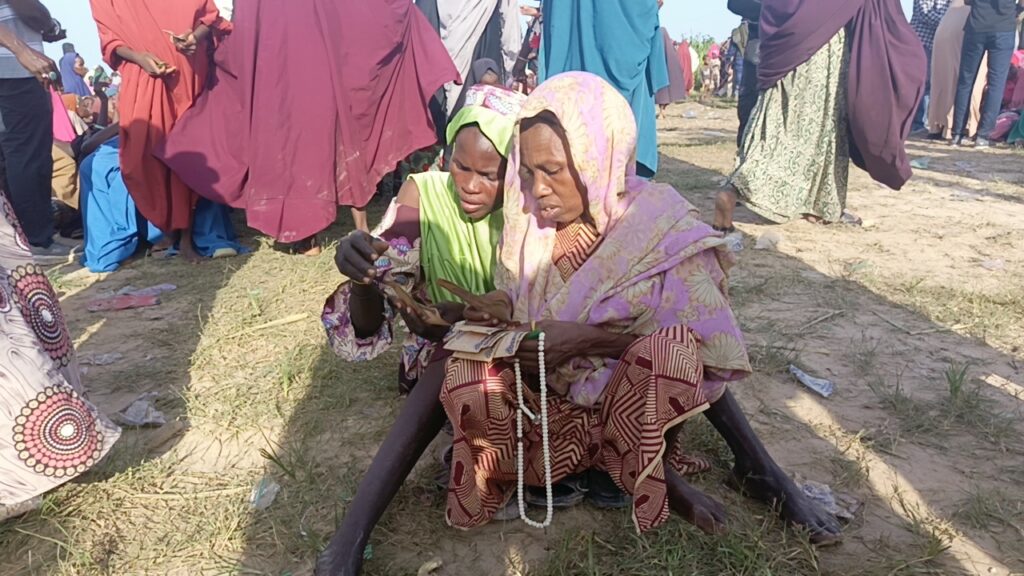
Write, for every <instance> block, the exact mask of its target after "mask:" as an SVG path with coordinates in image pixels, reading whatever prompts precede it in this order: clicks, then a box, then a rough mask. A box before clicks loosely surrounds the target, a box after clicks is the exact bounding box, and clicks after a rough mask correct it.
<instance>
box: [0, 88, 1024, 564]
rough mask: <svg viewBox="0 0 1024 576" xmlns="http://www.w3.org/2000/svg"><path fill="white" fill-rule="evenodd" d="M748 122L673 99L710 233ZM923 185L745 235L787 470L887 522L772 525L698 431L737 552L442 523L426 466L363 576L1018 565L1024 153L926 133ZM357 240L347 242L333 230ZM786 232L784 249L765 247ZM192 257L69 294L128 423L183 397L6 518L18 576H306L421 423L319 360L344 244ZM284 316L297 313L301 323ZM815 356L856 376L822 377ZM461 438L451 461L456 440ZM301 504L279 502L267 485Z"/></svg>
mask: <svg viewBox="0 0 1024 576" xmlns="http://www.w3.org/2000/svg"><path fill="white" fill-rule="evenodd" d="M734 113H735V112H734V111H733V110H731V109H723V108H709V107H705V106H701V105H698V104H686V105H680V106H674V107H672V108H671V109H670V110H669V117H668V118H667V119H666V120H665V121H664V122H663V125H662V126H661V133H660V137H661V142H662V153H663V166H662V170H661V172H660V173H659V178H658V179H659V180H661V181H665V182H669V183H672V184H673V185H675V186H676V187H677V188H678V189H679V190H680V191H681V193H683V194H684V195H685V196H686V197H687V198H688V199H690V200H691V201H692V202H694V203H695V204H697V205H698V206H699V207H700V208H701V209H702V211H703V213H704V216H705V219H710V215H711V212H710V210H711V207H712V202H713V195H714V193H715V191H716V190H717V189H718V188H719V187H720V186H721V185H722V183H723V182H724V178H725V175H726V174H727V173H728V171H729V169H730V167H731V165H732V161H733V153H734V148H735V145H734V139H735V126H736V121H735V119H734ZM910 149H911V154H912V156H913V157H914V158H915V159H918V160H917V162H916V164H917V165H918V166H921V168H920V169H918V170H917V174H916V176H915V178H914V179H913V180H912V181H911V183H910V184H908V185H907V186H906V187H905V188H904V190H902V191H900V192H893V191H891V190H887V189H884V188H882V187H880V186H878V185H876V184H874V183H872V182H871V181H870V180H869V179H867V178H866V177H865V175H864V174H863V173H860V172H855V173H854V174H853V177H852V182H851V189H850V194H849V207H850V209H851V210H852V211H854V212H856V213H857V214H859V215H860V216H862V217H863V218H864V220H865V226H864V227H862V228H852V227H845V226H839V227H821V226H814V225H810V224H806V223H803V222H795V223H791V224H787V225H783V226H774V225H769V224H767V223H765V222H762V221H760V220H758V219H757V218H755V217H754V216H752V215H751V214H749V213H745V212H744V211H743V210H742V209H740V210H739V211H738V212H737V219H738V227H739V228H740V229H741V230H742V231H743V232H744V233H745V234H746V235H747V236H748V237H747V239H746V248H745V249H744V250H743V251H742V252H741V253H740V261H739V265H738V266H737V267H736V268H735V269H734V270H733V271H732V298H733V301H734V305H735V307H736V309H737V313H738V316H739V318H740V320H741V322H742V324H743V327H744V330H745V331H746V334H747V337H748V340H749V345H750V349H751V353H752V356H753V359H754V362H755V366H756V369H757V373H756V375H754V376H753V377H751V378H750V379H748V380H746V381H744V382H742V383H740V384H737V385H735V386H734V387H733V390H734V391H735V392H736V394H737V395H738V396H739V398H740V400H741V403H742V404H743V406H744V408H745V409H746V411H747V413H748V414H749V415H750V417H751V420H752V421H753V423H754V426H755V428H756V429H757V431H758V432H759V434H761V435H762V437H763V438H764V440H765V441H766V443H767V444H768V446H769V449H770V450H771V451H772V452H773V453H774V454H775V455H776V457H777V458H778V460H779V461H780V462H781V463H782V464H783V466H784V467H785V468H786V469H787V470H789V471H790V472H792V473H794V474H798V475H800V476H801V477H803V478H807V479H812V480H816V481H819V482H823V483H827V484H829V485H831V486H832V487H833V488H834V489H835V490H838V491H841V492H844V493H848V494H852V495H854V496H856V497H857V498H859V499H861V500H863V501H864V503H865V505H864V508H863V509H862V511H861V513H860V514H859V516H858V518H857V519H856V520H855V521H854V522H853V523H852V524H851V525H850V526H849V527H848V529H847V541H846V542H845V543H844V545H842V546H841V547H838V548H835V549H831V550H822V551H814V550H812V549H810V548H809V547H808V546H807V545H806V544H805V542H804V541H803V540H802V539H801V538H800V537H799V536H798V535H796V534H793V533H792V532H789V531H787V530H784V529H783V528H782V527H781V526H779V524H778V522H776V521H774V520H773V515H772V514H771V512H770V511H769V510H768V509H766V508H764V507H762V506H758V505H755V504H751V503H750V502H749V501H746V500H744V499H743V498H742V497H740V496H738V495H736V494H734V493H732V492H730V491H729V490H727V489H725V488H724V487H723V486H722V484H721V482H722V480H723V478H724V474H725V471H726V470H727V467H728V465H729V456H728V450H727V449H726V448H725V446H724V445H723V444H722V443H721V442H720V441H719V440H717V439H716V438H715V436H714V434H713V432H712V431H711V429H710V427H709V426H707V425H706V424H704V423H703V422H694V423H693V425H691V426H689V429H688V431H687V440H688V442H689V443H690V445H691V446H693V447H695V448H696V449H698V450H700V451H702V452H704V453H706V454H708V455H709V456H711V457H712V458H713V459H715V460H716V462H717V464H718V466H717V467H716V469H715V470H714V471H712V472H710V473H707V474H704V475H703V476H702V477H700V478H698V479H697V480H696V483H697V484H698V485H699V486H701V487H702V488H703V489H705V490H707V491H708V492H709V493H711V494H712V495H714V496H715V497H717V498H720V499H721V500H722V501H723V502H725V503H726V505H727V506H728V507H729V509H730V511H731V514H732V522H733V531H732V533H731V534H730V535H729V536H727V537H724V538H722V539H720V540H716V539H712V538H708V537H705V536H702V535H700V534H698V533H697V532H696V531H694V530H693V529H691V528H690V527H689V526H687V525H686V524H685V523H683V522H680V521H677V520H673V521H670V522H669V524H668V525H667V526H666V527H664V528H663V529H661V530H659V531H658V532H657V533H655V534H651V535H649V536H646V537H645V538H642V539H641V538H638V537H636V536H635V535H634V533H633V530H632V527H631V524H630V522H629V519H628V515H627V514H625V513H600V512H597V511H595V510H593V509H590V508H588V507H585V506H584V507H580V508H577V509H574V510H571V511H568V512H564V513H560V514H558V515H557V516H556V519H555V525H554V527H553V528H552V529H550V530H549V531H548V532H547V533H544V532H540V531H536V530H533V529H529V528H525V527H523V526H522V525H521V524H520V523H497V524H494V525H491V526H487V527H485V528H483V529H481V530H478V531H474V532H471V533H463V532H457V531H455V530H452V529H449V528H447V527H446V526H445V525H444V520H443V494H442V493H441V492H440V491H438V490H437V489H436V487H435V486H434V483H433V476H434V474H435V473H436V472H437V470H438V464H437V460H436V458H435V453H436V451H435V453H432V454H431V455H430V457H425V458H424V459H423V461H422V462H421V463H420V465H419V466H418V468H417V470H416V471H415V472H414V474H413V477H412V478H411V479H410V480H409V481H408V482H407V484H406V487H405V488H404V489H403V491H402V492H401V494H400V496H399V498H398V500H397V501H396V502H395V503H394V505H393V506H392V507H391V509H390V510H389V512H388V514H387V515H386V517H385V521H384V522H383V523H382V525H381V526H380V527H379V529H378V530H377V531H376V532H375V533H374V537H373V539H372V550H370V551H368V556H371V557H372V558H371V560H370V561H369V562H368V564H367V572H366V573H367V574H380V575H391V574H415V573H416V572H417V570H418V569H419V567H420V566H421V565H422V564H424V563H425V562H427V561H429V560H431V559H433V558H435V557H437V558H439V559H440V560H441V561H442V562H443V566H442V567H441V568H440V569H439V570H437V571H436V572H434V574H439V575H451V576H461V575H464V574H531V575H533V574H551V575H556V574H558V575H563V574H564V575H568V574H587V575H592V574H609V575H611V574H650V575H655V574H658V575H661V574H708V575H711V574H752V575H753V574H763V575H767V574H787V575H788V574H818V573H824V574H836V575H840V574H842V575H846V574H870V575H879V576H881V575H888V574H936V573H942V574H994V575H998V574H1011V573H1015V574H1022V573H1024V492H1022V491H1021V490H1020V487H1019V484H1020V482H1019V479H1020V478H1022V477H1024V449H1022V446H1021V442H1020V438H1022V437H1024V431H1022V428H1024V426H1022V424H1021V410H1022V407H1024V359H1022V356H1024V352H1022V347H1024V289H1022V288H1021V287H1022V286H1024V189H1022V187H1021V185H1022V184H1024V156H1022V155H1020V154H1017V153H1014V152H1012V151H1005V150H1003V151H1000V150H994V151H989V152H985V153H976V152H973V151H970V150H953V149H950V148H947V147H944V146H940V145H931V144H924V143H912V144H911V145H910ZM342 233H344V228H343V227H341V226H339V227H337V228H336V229H334V230H333V231H332V234H333V237H334V238H337V237H339V236H340V235H341V234H342ZM766 235H769V236H771V237H774V238H775V239H777V240H779V242H778V246H777V249H774V250H755V249H753V247H754V244H755V241H756V240H757V239H758V238H760V237H762V236H766ZM249 242H250V243H251V244H252V245H253V246H254V248H256V251H255V253H254V254H252V255H249V256H244V257H239V258H235V259H232V260H226V261H214V262H207V263H204V264H202V265H199V266H189V265H186V264H183V263H178V262H160V261H145V262H140V263H136V264H134V265H132V266H130V267H128V268H127V269H125V270H122V271H119V272H117V273H114V274H112V275H110V276H108V277H106V278H103V279H99V278H96V277H88V276H83V275H81V274H80V273H75V274H72V275H70V276H63V275H61V273H58V274H57V276H56V278H55V283H56V285H57V287H58V289H59V290H61V291H62V292H63V293H64V297H63V305H64V307H65V311H66V314H67V316H68V317H69V320H70V328H71V330H72V333H73V334H74V337H75V339H76V344H77V345H78V348H79V351H80V355H81V356H82V357H83V358H90V357H95V356H96V355H99V354H106V353H111V352H118V353H121V354H122V355H123V357H122V358H121V359H120V360H118V361H117V362H115V363H113V364H110V365H106V366H88V367H87V373H86V375H85V380H86V382H87V385H88V386H89V388H90V390H91V393H92V397H93V399H94V400H95V401H96V402H97V403H98V404H99V405H100V406H101V407H102V408H103V409H104V410H105V411H107V412H109V413H112V412H116V411H117V410H119V409H121V408H123V407H124V406H125V405H126V404H127V403H128V402H130V401H131V399H132V398H134V397H135V396H136V395H137V394H139V393H141V392H145V391H151V390H152V391H158V392H160V393H161V396H160V399H159V401H158V407H159V408H161V409H163V410H164V411H165V412H166V413H167V414H168V416H169V417H170V418H171V419H173V420H174V421H175V422H174V423H172V424H171V425H168V426H167V427H165V428H163V429H158V430H144V431H128V432H127V433H126V434H125V436H124V439H123V440H122V441H121V443H120V444H119V446H118V447H117V448H116V449H115V451H114V453H113V454H112V456H111V457H110V458H108V459H107V460H106V461H105V462H104V463H103V464H102V465H101V466H100V467H99V468H98V469H97V470H95V471H94V472H93V473H91V474H89V475H88V476H87V477H86V478H84V479H82V481H80V482H76V483H74V484H72V485H70V486H67V487H65V488H63V489H61V490H59V491H57V492H55V493H53V494H51V495H49V496H48V498H47V503H46V506H44V508H43V510H41V511H40V512H37V513H33V514H30V515H28V516H25V517H23V518H21V519H18V520H16V521H12V522H7V523H5V524H2V525H0V574H5V575H6V574H39V575H50V574H59V575H75V576H78V575H83V574H117V575H121V574H124V575H134V574H189V575H191V574H267V575H285V574H291V575H296V576H297V575H305V574H310V573H311V571H312V559H313V558H314V556H315V554H316V551H317V550H318V549H319V548H320V547H322V545H323V543H324V542H325V539H326V538H327V537H328V536H329V534H330V531H331V529H332V527H333V526H334V524H335V522H336V521H337V519H338V518H340V516H341V515H343V513H344V509H345V506H346V505H347V503H348V502H349V501H351V498H352V496H353V492H354V489H355V485H356V483H357V482H358V479H359V477H360V476H361V474H362V471H363V470H364V469H365V466H366V465H367V463H368V461H369V459H370V458H371V457H372V455H373V453H374V452H375V450H376V446H377V444H378V443H379V441H380V439H381V438H382V436H383V434H384V433H385V432H386V430H387V427H388V425H389V424H390V423H391V422H392V421H393V420H394V418H395V416H396V415H397V413H398V411H399V409H400V407H401V402H402V401H401V399H399V398H397V395H396V390H397V387H396V383H395V365H396V357H395V356H394V355H391V356H389V357H387V358H384V359H381V360H378V361H376V362H373V363H369V364H362V365H347V364H344V363H342V362H340V361H338V360H337V359H336V358H335V357H334V355H333V354H332V353H331V352H330V351H329V350H327V349H326V347H325V346H324V339H323V335H322V329H321V328H320V327H319V324H318V320H317V318H318V314H319V310H320V306H321V304H322V302H323V300H324V298H325V297H326V296H327V294H328V293H329V292H330V290H331V289H332V288H333V286H334V284H335V283H336V282H337V277H336V273H335V272H334V268H333V263H332V257H333V251H331V250H329V251H328V252H327V253H325V254H324V255H323V256H321V257H319V258H297V257H289V256H285V255H283V254H280V253H277V252H274V251H272V250H270V248H269V246H267V245H263V244H260V243H259V242H258V241H257V240H255V239H252V238H250V239H249ZM163 282H171V283H174V284H177V285H178V290H176V291H175V292H173V293H171V294H168V295H166V297H165V298H164V301H163V303H162V304H161V305H160V306H159V307H156V308H151V309H147V310H141V311H130V312H122V313H110V314H106V315H96V314H90V313H88V312H85V304H86V303H87V302H88V301H89V300H90V299H92V298H94V297H96V296H97V295H98V294H101V293H103V292H105V291H112V290H117V289H119V288H122V287H124V286H125V285H128V284H132V285H135V286H140V287H141V286H148V285H154V284H159V283H163ZM282 321H284V322H282ZM791 364H795V365H797V366H799V367H800V368H802V369H804V370H805V371H807V372H809V373H811V374H813V375H815V376H819V377H822V378H828V379H830V380H832V381H833V382H834V383H835V386H836V392H835V394H834V395H833V396H832V397H831V398H828V399H824V398H821V397H818V396H816V395H814V394H813V393H812V392H810V391H809V390H807V389H805V388H803V387H801V386H800V385H799V384H798V383H797V382H796V381H795V380H794V379H793V377H792V376H790V375H789V374H788V372H787V370H788V367H789V365H791ZM439 447H440V443H439V442H438V443H436V448H439ZM261 478H266V479H267V480H268V481H272V482H273V483H274V484H276V485H279V486H280V487H281V489H280V492H279V493H278V495H277V497H276V499H275V500H274V501H273V503H272V504H271V505H270V506H269V507H268V508H266V509H265V510H253V509H252V508H251V507H250V505H249V503H248V500H249V496H250V491H251V490H252V488H253V486H255V485H256V484H257V483H258V482H259V481H260V479H261Z"/></svg>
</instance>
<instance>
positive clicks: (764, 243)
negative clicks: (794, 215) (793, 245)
mask: <svg viewBox="0 0 1024 576" xmlns="http://www.w3.org/2000/svg"><path fill="white" fill-rule="evenodd" d="M781 242H782V234H779V233H778V232H776V231H775V230H769V231H768V232H765V233H764V234H761V236H760V237H758V239H757V242H755V243H754V250H778V249H779V244H780V243H781Z"/></svg>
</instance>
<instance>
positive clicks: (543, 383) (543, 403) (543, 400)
mask: <svg viewBox="0 0 1024 576" xmlns="http://www.w3.org/2000/svg"><path fill="white" fill-rule="evenodd" d="M537 367H538V368H539V371H540V435H541V450H542V451H543V452H542V454H543V456H544V491H545V496H546V499H547V509H548V510H547V515H546V516H544V521H543V522H536V521H534V520H531V519H530V518H529V517H527V516H526V491H525V486H524V485H523V475H524V471H523V458H524V456H523V414H524V413H525V414H526V415H527V416H528V417H529V418H530V420H532V421H533V423H534V424H536V423H537V416H536V415H535V414H533V413H532V412H530V409H529V408H527V407H526V403H525V402H524V401H523V372H522V370H521V369H520V368H519V360H516V361H515V369H516V398H517V400H518V402H519V409H518V410H516V439H517V446H516V448H517V450H516V480H517V481H518V483H519V517H520V518H522V519H523V522H525V523H526V524H527V525H528V526H533V527H534V528H547V527H548V526H550V525H551V518H552V517H553V516H554V511H555V506H554V495H553V492H552V485H551V454H550V453H549V452H548V381H547V370H546V367H545V365H544V333H543V332H541V333H539V334H538V335H537Z"/></svg>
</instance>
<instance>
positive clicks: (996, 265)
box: [981, 259, 1006, 272]
mask: <svg viewBox="0 0 1024 576" xmlns="http://www.w3.org/2000/svg"><path fill="white" fill-rule="evenodd" d="M981 267H982V268H984V269H985V270H989V271H992V272H999V271H1000V270H1005V269H1006V262H1004V261H1003V260H999V259H996V260H985V261H983V262H981Z"/></svg>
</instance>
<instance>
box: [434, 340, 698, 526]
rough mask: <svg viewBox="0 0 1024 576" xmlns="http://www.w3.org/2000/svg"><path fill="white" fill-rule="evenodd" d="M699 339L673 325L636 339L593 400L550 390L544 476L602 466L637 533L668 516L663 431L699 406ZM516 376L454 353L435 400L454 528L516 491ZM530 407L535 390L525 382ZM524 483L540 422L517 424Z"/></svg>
mask: <svg viewBox="0 0 1024 576" xmlns="http://www.w3.org/2000/svg"><path fill="white" fill-rule="evenodd" d="M698 353H699V338H698V337H697V335H696V334H694V333H693V332H692V331H691V330H688V329H687V328H685V327H682V326H673V327H670V328H667V329H664V330H660V331H658V332H656V333H654V334H652V335H650V336H647V337H644V338H641V339H639V340H637V341H636V342H635V343H634V344H633V345H632V346H631V347H630V348H629V349H628V350H627V351H626V353H625V354H624V355H623V357H622V359H621V361H620V362H619V363H618V366H617V368H616V370H615V373H614V375H613V376H612V378H611V381H610V383H609V385H608V392H607V396H606V399H605V402H604V404H603V405H602V406H601V407H600V408H585V407H583V406H579V405H578V404H575V403H574V402H571V401H570V400H568V399H566V398H562V397H557V396H556V397H551V396H549V397H548V432H549V434H548V436H549V454H550V457H551V467H552V481H554V482H558V481H560V480H561V479H563V478H565V477H566V476H568V475H570V474H575V473H580V472H583V471H585V470H587V469H590V468H594V467H596V468H599V469H603V470H606V471H607V472H609V473H610V474H611V476H612V478H613V479H614V480H615V483H616V484H618V486H619V487H620V488H621V489H623V490H626V491H627V492H629V493H630V494H632V495H633V501H634V506H633V520H634V523H635V525H636V527H637V530H638V531H640V532H645V531H647V530H650V529H652V528H656V527H657V526H659V525H660V524H662V523H663V522H664V521H665V520H666V519H667V518H668V515H669V507H668V494H667V491H666V488H665V468H664V464H663V462H664V458H663V457H664V455H665V451H666V448H667V443H666V442H665V434H666V432H668V430H670V429H671V428H673V427H675V426H677V425H678V424H679V423H681V422H682V421H683V420H685V419H686V418H688V417H690V416H693V415H694V414H697V413H699V412H701V411H702V410H704V409H705V408H706V407H707V399H706V398H705V396H704V393H703V391H702V389H701V382H702V381H703V367H702V366H701V362H700V360H699V359H698ZM515 385H516V382H515V374H514V371H513V369H512V367H511V366H510V365H508V364H505V363H484V362H477V361H472V360H461V359H457V358H452V359H451V360H449V361H448V366H447V372H446V375H445V384H444V388H443V390H442V392H441V403H442V404H443V405H444V408H445V411H446V412H447V414H448V418H449V419H450V420H451V422H452V428H453V430H454V440H453V443H452V446H453V453H452V467H451V478H450V482H449V488H448V502H447V509H446V518H447V521H448V523H449V524H450V525H452V526H454V527H457V528H472V527H474V526H479V525H481V524H485V523H487V522H488V521H490V520H491V519H492V518H493V517H494V514H495V513H496V512H497V511H498V510H499V509H501V508H502V507H503V506H504V505H505V504H506V503H507V502H508V500H509V499H510V498H511V497H512V495H513V494H514V492H515V485H516V478H517V473H516V450H517V447H516V446H517V444H516V405H517V400H516V390H515ZM524 400H525V402H526V403H527V405H528V407H529V408H530V410H531V411H532V412H533V413H535V414H539V413H540V400H539V395H538V394H536V393H535V392H533V391H532V390H530V389H528V388H527V389H525V390H524ZM524 452H525V453H524V458H523V461H524V466H523V469H524V481H525V483H526V485H528V486H543V485H544V459H543V455H544V454H543V450H542V445H541V432H540V425H539V424H534V423H532V422H529V420H527V421H525V422H524Z"/></svg>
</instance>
